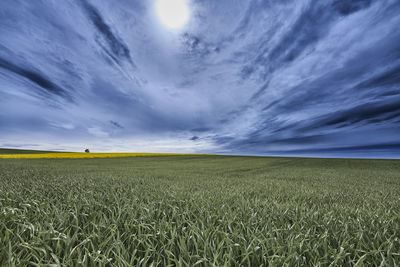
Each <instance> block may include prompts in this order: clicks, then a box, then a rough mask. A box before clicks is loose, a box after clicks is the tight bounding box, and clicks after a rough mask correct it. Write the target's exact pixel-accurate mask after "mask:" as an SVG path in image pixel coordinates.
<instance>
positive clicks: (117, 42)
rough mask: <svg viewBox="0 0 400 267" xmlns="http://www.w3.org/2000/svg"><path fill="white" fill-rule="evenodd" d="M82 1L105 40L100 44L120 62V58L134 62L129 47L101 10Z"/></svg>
mask: <svg viewBox="0 0 400 267" xmlns="http://www.w3.org/2000/svg"><path fill="white" fill-rule="evenodd" d="M81 3H82V6H83V8H84V10H85V11H86V13H87V14H88V16H89V19H90V21H91V22H92V23H93V25H94V26H95V27H96V29H97V31H98V32H99V33H100V34H101V36H102V39H103V40H104V41H105V45H104V47H103V44H102V43H101V42H99V45H100V46H102V48H103V49H104V51H105V52H106V54H107V55H108V56H110V57H111V58H112V59H113V60H114V61H116V62H118V63H119V62H120V60H127V61H128V62H130V63H132V64H133V62H132V58H131V55H130V51H129V48H128V47H127V46H126V45H125V44H124V42H123V41H122V40H121V38H119V37H118V36H117V35H115V34H114V33H113V31H112V29H111V27H110V26H109V25H108V24H107V23H106V22H105V21H104V18H103V17H102V16H101V15H100V13H99V11H98V10H97V9H96V8H95V7H94V6H92V5H91V4H89V2H87V1H86V0H82V1H81Z"/></svg>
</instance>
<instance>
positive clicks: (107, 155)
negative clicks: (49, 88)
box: [0, 153, 211, 159]
mask: <svg viewBox="0 0 400 267" xmlns="http://www.w3.org/2000/svg"><path fill="white" fill-rule="evenodd" d="M187 155H211V154H178V153H45V154H10V155H0V159H83V158H123V157H143V156H187Z"/></svg>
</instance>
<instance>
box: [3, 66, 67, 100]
mask: <svg viewBox="0 0 400 267" xmlns="http://www.w3.org/2000/svg"><path fill="white" fill-rule="evenodd" d="M0 68H2V69H4V70H6V71H9V72H11V73H14V74H17V75H19V76H20V77H21V78H23V79H26V80H28V81H30V82H31V83H33V84H34V85H36V87H39V88H41V89H43V90H44V91H45V92H47V93H51V94H56V95H59V96H63V97H66V98H69V96H68V94H67V92H66V91H65V90H64V89H63V88H61V87H60V86H58V85H57V84H55V83H53V82H52V81H51V80H50V79H49V78H46V76H45V75H44V74H42V73H40V72H39V71H35V70H31V69H28V68H25V67H22V66H18V65H15V64H13V63H11V62H8V61H6V60H4V59H2V58H0Z"/></svg>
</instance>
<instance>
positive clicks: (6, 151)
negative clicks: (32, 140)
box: [0, 148, 63, 155]
mask: <svg viewBox="0 0 400 267" xmlns="http://www.w3.org/2000/svg"><path fill="white" fill-rule="evenodd" d="M54 152H55V151H47V150H26V149H14V148H0V155H12V154H43V153H54ZM59 153H63V152H59Z"/></svg>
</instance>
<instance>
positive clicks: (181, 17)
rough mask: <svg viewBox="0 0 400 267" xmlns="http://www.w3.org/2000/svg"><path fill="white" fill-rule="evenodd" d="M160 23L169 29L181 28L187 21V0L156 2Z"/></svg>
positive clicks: (159, 0) (158, 0) (160, 0)
mask: <svg viewBox="0 0 400 267" xmlns="http://www.w3.org/2000/svg"><path fill="white" fill-rule="evenodd" d="M156 9H157V14H158V17H159V18H160V21H161V22H162V23H163V24H164V25H165V26H166V27H168V28H170V29H179V28H181V27H183V26H184V25H185V24H186V22H187V21H188V19H189V8H188V5H187V0H157V2H156Z"/></svg>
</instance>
